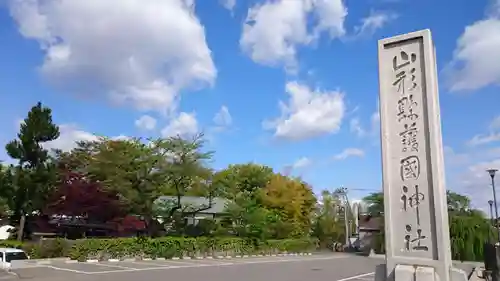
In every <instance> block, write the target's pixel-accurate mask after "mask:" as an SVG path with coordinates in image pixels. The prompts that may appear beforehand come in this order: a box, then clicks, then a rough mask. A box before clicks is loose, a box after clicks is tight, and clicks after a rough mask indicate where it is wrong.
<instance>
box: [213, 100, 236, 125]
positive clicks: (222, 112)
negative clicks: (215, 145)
mask: <svg viewBox="0 0 500 281" xmlns="http://www.w3.org/2000/svg"><path fill="white" fill-rule="evenodd" d="M213 121H214V123H215V125H216V126H217V127H222V128H226V127H229V126H231V124H232V123H233V119H232V118H231V114H230V113H229V109H228V108H227V106H225V105H223V106H221V108H220V109H219V111H218V112H217V113H216V114H215V116H214V120H213Z"/></svg>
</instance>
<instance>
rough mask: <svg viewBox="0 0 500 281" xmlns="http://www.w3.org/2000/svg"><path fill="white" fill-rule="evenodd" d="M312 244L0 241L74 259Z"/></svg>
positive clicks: (277, 249)
mask: <svg viewBox="0 0 500 281" xmlns="http://www.w3.org/2000/svg"><path fill="white" fill-rule="evenodd" d="M316 245H317V242H316V240H315V239H309V238H304V239H283V240H267V241H260V240H251V239H241V238H208V237H200V238H181V237H163V238H157V239H151V238H145V237H139V238H115V239H82V240H66V239H47V240H43V241H40V242H39V243H19V242H17V241H2V242H0V247H13V248H21V249H24V250H25V251H26V252H27V253H28V254H29V255H30V257H31V258H56V257H70V258H71V259H75V260H87V259H99V260H106V259H123V258H172V257H199V256H220V255H228V256H233V255H246V254H278V253H283V252H311V251H313V250H315V249H316Z"/></svg>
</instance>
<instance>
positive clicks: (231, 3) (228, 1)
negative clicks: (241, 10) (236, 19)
mask: <svg viewBox="0 0 500 281" xmlns="http://www.w3.org/2000/svg"><path fill="white" fill-rule="evenodd" d="M220 1H221V4H222V6H223V7H224V8H226V9H228V10H229V11H233V10H234V7H235V6H236V0H220Z"/></svg>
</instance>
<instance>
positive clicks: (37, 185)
mask: <svg viewBox="0 0 500 281" xmlns="http://www.w3.org/2000/svg"><path fill="white" fill-rule="evenodd" d="M58 137H59V127H58V126H57V125H55V124H54V123H53V122H52V110H51V109H50V108H48V107H44V106H42V103H40V102H38V103H37V104H36V105H35V106H33V107H32V108H31V110H30V111H29V112H28V116H27V117H26V118H25V119H24V122H22V124H21V126H20V131H19V133H18V134H17V139H14V140H12V141H11V142H9V143H8V144H7V145H6V147H5V148H6V150H7V153H8V154H9V156H10V157H12V158H14V159H16V160H18V164H17V166H16V167H12V179H13V180H12V185H11V188H12V192H11V194H12V195H11V198H10V201H11V205H12V206H11V208H12V210H13V211H14V218H15V219H19V228H18V235H17V237H18V240H22V239H23V235H24V225H25V222H26V216H27V215H30V214H31V213H32V212H33V211H37V210H39V209H40V208H41V207H42V206H43V202H44V199H45V197H46V196H47V194H48V191H49V189H50V188H52V186H53V183H54V179H55V169H54V166H53V163H51V162H50V161H49V153H48V151H47V150H46V149H44V148H43V147H42V144H43V143H44V142H48V141H53V140H55V139H57V138H58Z"/></svg>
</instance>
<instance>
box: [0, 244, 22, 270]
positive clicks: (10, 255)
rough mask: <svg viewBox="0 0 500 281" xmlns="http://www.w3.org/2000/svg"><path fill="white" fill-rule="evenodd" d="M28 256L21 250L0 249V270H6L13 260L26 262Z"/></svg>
mask: <svg viewBox="0 0 500 281" xmlns="http://www.w3.org/2000/svg"><path fill="white" fill-rule="evenodd" d="M27 259H29V257H28V255H27V254H26V253H25V252H24V251H23V250H21V249H15V248H0V268H3V269H8V268H10V267H11V262H12V261H13V260H27Z"/></svg>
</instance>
